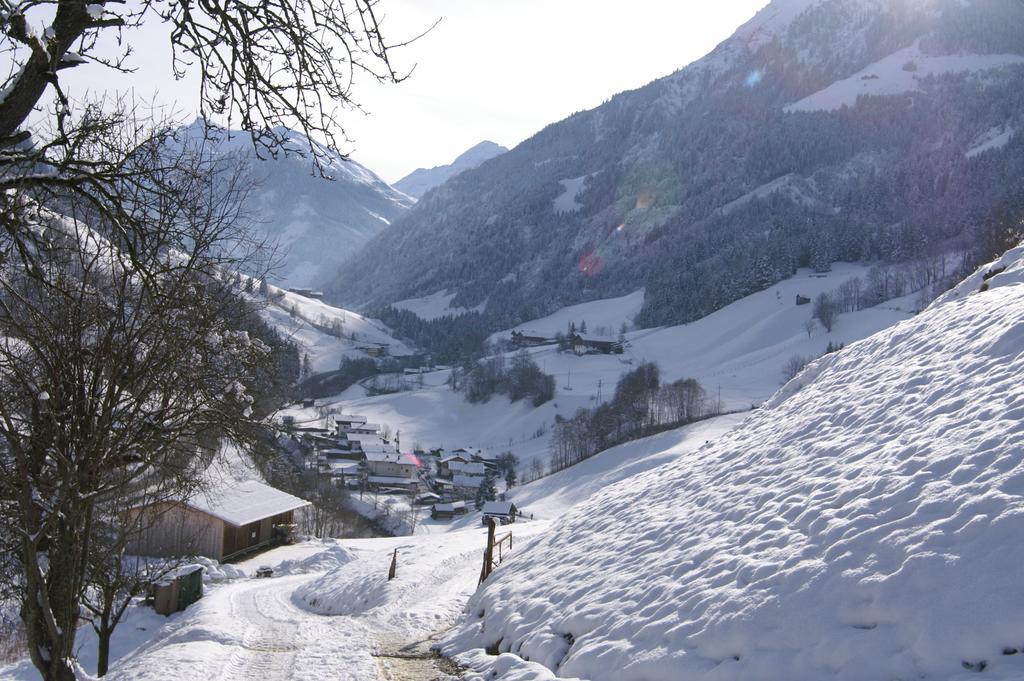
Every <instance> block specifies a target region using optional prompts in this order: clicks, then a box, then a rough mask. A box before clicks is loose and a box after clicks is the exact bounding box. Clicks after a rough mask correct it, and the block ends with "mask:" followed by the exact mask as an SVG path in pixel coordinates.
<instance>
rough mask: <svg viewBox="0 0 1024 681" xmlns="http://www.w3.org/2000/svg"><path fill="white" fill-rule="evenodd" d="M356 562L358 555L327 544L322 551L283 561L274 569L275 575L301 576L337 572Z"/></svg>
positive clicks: (336, 545)
mask: <svg viewBox="0 0 1024 681" xmlns="http://www.w3.org/2000/svg"><path fill="white" fill-rule="evenodd" d="M353 560H356V554H355V552H353V551H352V550H351V549H347V548H345V547H344V546H341V545H340V544H326V545H325V547H324V549H323V550H322V551H319V552H317V553H314V554H313V555H312V556H308V557H306V558H298V559H294V560H285V561H282V562H281V563H280V564H279V565H278V566H277V567H275V568H274V574H275V575H299V574H305V573H308V572H327V571H328V570H337V569H338V568H340V567H341V566H342V565H345V564H346V563H350V562H352V561H353Z"/></svg>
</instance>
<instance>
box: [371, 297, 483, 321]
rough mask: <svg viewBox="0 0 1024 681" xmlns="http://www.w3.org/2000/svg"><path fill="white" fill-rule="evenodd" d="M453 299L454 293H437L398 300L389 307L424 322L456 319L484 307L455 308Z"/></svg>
mask: <svg viewBox="0 0 1024 681" xmlns="http://www.w3.org/2000/svg"><path fill="white" fill-rule="evenodd" d="M454 297H455V294H454V293H449V292H448V291H437V292H436V293H432V294H430V295H429V296H422V297H420V298H409V299H407V300H399V301H398V302H396V303H392V304H391V307H394V308H396V309H399V310H408V311H409V312H412V313H413V314H414V315H416V316H417V317H419V318H420V319H424V320H426V321H431V320H434V319H440V318H441V317H458V316H460V315H464V314H466V313H467V312H473V311H479V310H482V309H483V307H484V306H483V304H481V305H477V306H476V307H474V308H472V309H468V308H464V307H457V306H455V307H453V306H452V304H451V303H452V299H453V298H454Z"/></svg>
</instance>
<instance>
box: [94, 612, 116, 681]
mask: <svg viewBox="0 0 1024 681" xmlns="http://www.w3.org/2000/svg"><path fill="white" fill-rule="evenodd" d="M113 633H114V632H113V630H111V629H110V627H109V626H108V624H107V622H106V618H104V621H102V622H101V623H100V629H99V631H97V632H96V634H97V637H98V638H99V651H98V653H97V656H96V676H106V675H107V669H108V668H109V666H110V637H111V635H112V634H113Z"/></svg>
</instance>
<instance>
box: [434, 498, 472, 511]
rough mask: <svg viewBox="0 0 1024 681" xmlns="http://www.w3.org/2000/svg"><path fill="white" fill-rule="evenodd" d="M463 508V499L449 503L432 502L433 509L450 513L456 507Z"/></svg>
mask: <svg viewBox="0 0 1024 681" xmlns="http://www.w3.org/2000/svg"><path fill="white" fill-rule="evenodd" d="M464 508H466V502H465V501H456V502H454V503H451V504H434V510H435V511H441V512H442V513H443V512H445V511H447V512H449V513H451V512H452V511H455V510H456V509H464Z"/></svg>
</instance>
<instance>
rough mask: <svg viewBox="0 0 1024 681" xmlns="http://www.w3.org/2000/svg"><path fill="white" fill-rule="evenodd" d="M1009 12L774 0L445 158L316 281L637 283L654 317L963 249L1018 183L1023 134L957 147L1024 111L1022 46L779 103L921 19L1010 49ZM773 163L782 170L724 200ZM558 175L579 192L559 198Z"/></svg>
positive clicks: (580, 286) (417, 286) (574, 287)
mask: <svg viewBox="0 0 1024 681" xmlns="http://www.w3.org/2000/svg"><path fill="white" fill-rule="evenodd" d="M783 9H785V10H787V11H786V12H782V10H783ZM783 15H784V16H783ZM780 17H781V18H780ZM1018 20H1019V21H1018ZM1021 22H1024V8H1021V7H1020V6H1019V4H1017V3H1013V2H1010V1H1009V0H996V1H994V2H990V3H985V4H984V5H983V6H982V5H962V4H961V3H959V2H949V1H947V0H898V1H897V2H892V3H882V2H878V1H877V0H814V1H813V2H803V1H802V0H801V1H799V2H795V3H793V2H779V0H777V1H776V2H774V3H772V4H771V5H769V6H768V7H766V8H765V9H764V10H762V12H761V13H759V14H758V15H757V16H756V17H755V18H754V19H752V20H751V22H748V23H747V24H745V25H744V26H742V27H741V28H740V29H739V30H738V31H737V32H736V33H735V34H734V35H733V36H732V37H731V38H729V39H728V40H726V41H724V42H723V43H722V44H720V45H719V46H718V47H717V48H716V49H715V50H713V51H712V52H711V53H710V54H709V55H707V56H706V57H704V58H703V59H701V60H698V61H697V62H694V63H693V64H691V65H689V66H687V67H686V68H684V69H682V70H680V71H678V72H676V73H674V74H672V75H669V76H667V77H664V78H661V79H659V80H656V81H653V82H652V83H650V84H648V85H647V86H644V87H642V88H639V89H637V90H633V91H629V92H626V93H622V94H619V95H616V96H615V97H613V98H612V99H611V100H609V101H608V102H606V103H605V104H604V105H602V106H600V107H598V108H596V109H593V110H590V111H584V112H580V113H577V114H574V115H573V116H570V117H569V118H567V119H565V120H563V121H560V122H557V123H553V124H551V125H549V126H547V127H546V128H544V129H543V130H541V131H540V132H538V133H537V134H536V135H534V136H533V137H531V138H530V139H528V140H526V141H524V142H523V143H522V144H520V145H518V146H517V147H516V148H515V149H513V150H511V151H510V152H508V153H506V154H503V155H501V156H500V157H498V158H496V159H493V160H492V161H490V162H488V163H487V164H485V165H483V166H481V167H479V168H476V169H474V170H470V171H467V172H465V173H462V174H461V175H459V176H457V177H455V178H452V180H450V181H449V182H448V183H446V184H445V185H444V186H443V187H440V188H438V189H436V190H435V191H433V192H431V193H430V194H429V195H428V196H426V197H424V198H423V199H422V200H421V201H420V202H419V203H418V204H417V206H416V207H415V208H414V209H413V210H412V211H411V212H410V213H409V215H408V216H406V217H405V218H404V219H402V220H399V221H397V222H396V224H394V225H392V226H390V227H389V228H388V229H386V230H385V231H384V232H382V233H381V235H379V236H378V237H376V238H375V239H374V241H373V243H372V244H371V246H370V247H369V248H368V249H367V250H366V251H365V252H364V254H363V256H365V257H363V256H361V257H360V264H361V267H362V268H363V271H364V272H368V273H371V275H372V276H371V277H369V278H366V277H364V278H362V280H359V279H357V278H355V277H354V276H352V275H351V274H346V273H344V272H343V273H341V274H340V275H339V277H337V278H336V279H335V280H334V281H332V282H331V283H330V284H329V286H328V293H329V295H331V296H334V297H336V298H337V299H338V300H340V301H343V302H348V303H358V304H362V305H366V306H369V307H380V306H382V305H386V304H387V303H389V302H393V301H395V300H401V299H405V298H410V297H421V296H424V295H430V294H433V293H436V292H438V291H451V292H452V293H454V294H455V295H454V297H453V299H452V303H451V304H452V305H453V306H458V307H463V308H473V307H476V306H477V305H479V304H480V303H482V302H483V301H485V300H486V301H487V308H486V314H487V315H488V316H489V317H490V318H492V319H494V320H495V321H494V324H495V328H502V327H501V326H497V325H498V324H501V325H503V326H511V325H514V324H515V323H518V322H519V321H522V320H524V319H531V318H537V317H541V316H544V315H545V314H547V313H549V312H551V311H553V310H554V309H557V308H559V307H562V306H565V305H571V304H575V303H579V302H583V301H586V300H591V299H595V298H604V297H613V296H617V295H624V294H626V293H629V292H630V291H632V290H635V289H636V288H638V287H641V286H645V287H646V288H647V290H648V292H649V295H648V300H647V301H646V302H645V307H644V310H642V312H641V314H640V316H639V319H638V321H639V322H640V323H641V324H643V325H660V324H667V323H679V322H684V321H689V320H691V319H695V318H698V317H700V316H703V315H705V314H707V313H709V312H711V311H713V310H714V309H717V308H718V307H721V305H723V304H725V303H727V302H729V301H731V300H735V299H737V298H738V297H741V296H743V295H745V294H748V293H750V292H752V291H755V290H761V289H762V288H764V286H766V285H769V284H771V283H773V282H775V281H779V280H780V279H781V278H783V277H785V276H788V275H789V274H791V273H792V272H793V271H794V269H795V268H797V267H800V266H813V267H818V268H827V267H828V264H829V263H830V262H835V261H857V260H862V261H863V260H889V261H895V262H907V261H910V260H914V259H916V258H921V257H926V256H930V255H933V254H934V253H935V252H936V251H940V250H945V251H947V252H948V251H951V250H959V251H964V250H967V249H968V246H967V244H968V243H970V241H971V240H973V239H974V238H975V237H976V236H977V235H976V234H973V233H970V230H972V229H974V227H973V225H979V224H983V223H984V221H985V218H986V217H987V216H988V215H989V214H990V213H991V212H992V211H993V209H994V208H995V207H997V206H999V205H1001V204H1002V203H1004V202H1006V201H1008V200H1010V199H1012V198H1013V197H1014V196H1019V192H1018V191H1017V188H1016V187H1015V186H1012V185H1008V184H1007V183H1006V182H1005V180H1004V178H1007V177H1021V175H1022V172H1021V171H1024V149H1022V147H1024V145H1022V140H1021V139H1020V136H1008V138H1007V140H1006V144H1003V145H1002V146H1001V147H999V148H998V149H997V150H995V151H990V152H988V153H986V154H985V155H984V158H967V157H966V156H965V154H966V152H967V151H968V150H969V148H970V146H969V145H970V142H971V141H972V140H975V139H977V138H978V136H979V135H981V134H983V133H984V132H985V131H987V130H990V129H993V128H997V127H999V126H1004V128H1005V126H1009V127H1012V128H1014V129H1020V128H1021V127H1022V123H1024V121H1020V120H1018V119H1020V118H1021V116H1020V114H1019V108H1018V107H1017V104H1018V101H1019V100H1020V99H1021V98H1020V95H1019V92H1020V90H1021V87H1022V86H1024V68H1022V67H1020V66H1018V65H1015V64H1005V65H1002V66H1000V67H998V68H993V69H988V68H985V69H981V70H978V69H974V70H972V69H963V70H961V69H959V67H956V68H952V67H951V68H952V70H949V71H942V72H938V73H932V72H929V73H928V75H927V77H924V76H922V77H921V78H919V79H917V78H911V82H912V83H913V85H914V89H912V90H907V91H898V92H894V93H891V94H888V95H887V96H875V97H861V98H860V99H858V100H857V103H856V105H855V106H853V107H849V106H847V107H845V108H840V109H839V110H836V111H809V112H792V113H787V112H786V111H785V107H787V106H789V105H791V104H793V103H795V102H798V101H800V100H801V99H803V98H805V97H808V96H810V95H813V94H814V93H816V92H819V91H821V90H824V89H825V88H827V87H829V86H830V85H831V84H833V83H835V82H837V81H839V80H842V79H844V78H849V77H850V76H852V75H854V74H856V73H858V72H859V71H861V70H862V69H864V68H866V67H868V66H870V65H871V64H873V63H876V62H878V61H880V60H882V59H884V58H885V57H887V56H889V55H892V54H894V53H896V52H898V51H899V50H901V49H905V48H907V47H909V46H911V45H914V44H915V41H917V44H918V45H919V46H920V49H921V50H922V52H923V53H924V54H927V55H955V54H961V53H963V54H981V55H984V54H1009V55H1015V56H1017V57H1019V56H1022V55H1024V35H1021V34H1020V33H1019V31H1018V32H1015V31H1013V30H1012V28H1008V27H1012V26H1019V25H1021ZM766 27H767V28H766ZM768 29H770V30H768ZM906 66H907V68H913V66H912V65H909V64H907V65H906ZM865 82H874V81H865ZM786 176H790V178H791V179H790V180H787V181H785V182H781V178H784V177H786ZM776 181H779V182H780V186H786V187H791V188H794V191H785V192H780V191H776V190H772V191H767V192H764V195H762V196H755V197H754V198H753V200H749V201H746V202H745V203H744V204H743V205H739V206H736V205H734V206H732V207H731V208H730V210H728V211H722V210H720V209H722V208H723V207H724V206H726V205H727V204H730V203H732V202H734V201H736V199H738V198H740V197H743V196H745V195H748V194H750V193H751V192H754V191H755V190H757V189H758V188H759V187H765V186H767V185H770V184H771V183H773V182H776ZM566 183H572V190H573V192H574V193H573V195H572V196H571V197H568V198H569V199H571V200H569V201H568V202H567V203H565V204H564V205H566V206H568V207H569V208H571V209H572V210H556V209H555V202H556V201H557V200H558V199H559V198H560V197H562V196H563V195H565V194H566V192H567V191H568V188H567V186H566ZM559 205H561V204H559ZM576 206H578V208H576ZM965 225H972V227H965ZM367 280H372V281H373V286H372V287H369V286H368V284H367V283H366V282H367Z"/></svg>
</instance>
